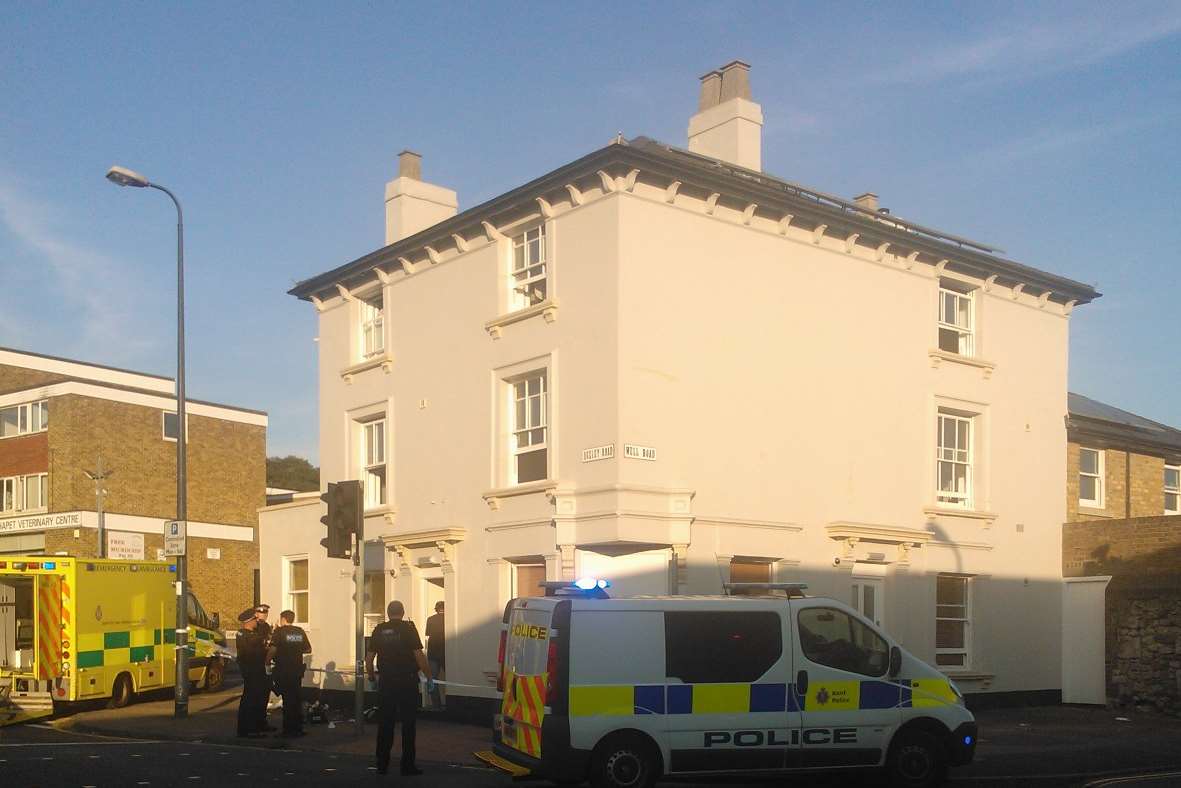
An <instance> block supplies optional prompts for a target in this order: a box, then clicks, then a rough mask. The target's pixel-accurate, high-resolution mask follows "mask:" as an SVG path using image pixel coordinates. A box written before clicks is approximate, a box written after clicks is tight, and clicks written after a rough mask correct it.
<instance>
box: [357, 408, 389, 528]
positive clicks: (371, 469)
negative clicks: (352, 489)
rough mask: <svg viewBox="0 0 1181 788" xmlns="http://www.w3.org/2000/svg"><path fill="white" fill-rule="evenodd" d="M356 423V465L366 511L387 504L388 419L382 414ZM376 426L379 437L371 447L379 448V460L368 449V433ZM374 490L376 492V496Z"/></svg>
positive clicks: (369, 444) (374, 430) (369, 446)
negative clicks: (358, 433) (375, 481)
mask: <svg viewBox="0 0 1181 788" xmlns="http://www.w3.org/2000/svg"><path fill="white" fill-rule="evenodd" d="M357 424H358V426H359V427H360V432H361V440H360V441H359V444H360V446H359V449H360V451H359V454H360V457H359V458H358V465H359V467H360V471H361V474H360V475H361V483H362V488H363V494H362V498H363V500H364V508H365V510H366V511H368V510H371V509H377V508H380V507H382V506H386V505H388V504H389V479H390V475H389V419H387V418H386V416H385V414H382V415H380V416H378V417H376V418H371V419H367V420H365V421H358V422H357ZM378 427H380V429H381V439H380V441H379V442H377V443H374V444H372V448H376V449H380V452H381V457H380V461H374V457H373V452H371V451H370V449H371V443H370V434H371V433H372V432H376V431H377V428H378ZM378 469H380V471H381V472H380V474H378V473H376V471H377V470H378ZM374 479H380V483H374V481H373V480H374ZM374 491H377V493H378V495H377V496H376V497H375V496H374Z"/></svg>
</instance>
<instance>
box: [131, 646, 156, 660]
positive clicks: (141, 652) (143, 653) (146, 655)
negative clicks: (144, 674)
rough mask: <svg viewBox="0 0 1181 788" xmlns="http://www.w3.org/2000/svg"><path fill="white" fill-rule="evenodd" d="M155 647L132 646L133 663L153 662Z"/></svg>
mask: <svg viewBox="0 0 1181 788" xmlns="http://www.w3.org/2000/svg"><path fill="white" fill-rule="evenodd" d="M155 653H156V648H155V646H132V647H131V661H132V662H151V661H152V660H153V659H155Z"/></svg>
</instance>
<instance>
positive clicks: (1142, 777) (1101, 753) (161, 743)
mask: <svg viewBox="0 0 1181 788" xmlns="http://www.w3.org/2000/svg"><path fill="white" fill-rule="evenodd" d="M238 694H239V690H237V689H227V690H223V691H222V692H217V693H210V694H206V693H197V694H194V695H192V696H191V698H190V715H189V717H188V718H187V719H184V720H174V719H173V718H172V700H171V698H170V697H162V698H159V699H143V700H141V701H140V702H137V703H136V704H133V705H132V706H129V707H128V708H126V709H118V710H115V709H97V708H91V709H84V710H82V711H77V712H76V713H72V714H70V715H69V716H67V717H63V718H60V719H57V720H55V721H54V722H53V723H52V727H51V726H33V725H29V726H15V727H14V728H8V729H0V776H2V777H4V778H7V776H8V771H9V770H10V769H11V768H12V764H13V763H16V762H17V761H20V762H22V763H24V764H25V767H24V768H26V769H32V768H40V769H41V771H38V772H37V774H38V775H40V776H41V777H42V778H43V779H44V778H47V777H48V775H49V772H48V771H46V769H47V768H48V767H47V766H46V765H47V764H50V763H51V761H43V762H41V766H40V767H38V764H37V762H36V761H35V760H34V759H35V758H38V757H41V758H45V757H51V758H52V757H56V758H59V763H60V764H61V765H62V767H63V768H65V767H66V766H67V761H66V759H67V758H70V757H73V758H75V762H73V763H71V764H70V765H69V768H70V769H71V770H72V769H75V768H77V767H78V760H77V759H79V758H82V757H83V754H84V755H85V759H86V760H87V761H95V762H97V761H101V760H102V759H103V758H108V760H109V758H110V755H112V754H113V753H114V752H115V751H116V750H117V749H118V747H120V746H123V745H128V746H130V745H135V746H137V747H140V748H141V750H143V751H144V752H147V750H144V748H148V749H149V750H152V748H154V750H152V751H153V752H159V753H160V754H171V755H175V756H176V757H177V758H197V757H198V754H199V753H206V755H204V756H201V757H200V763H201V764H206V763H207V762H209V759H210V758H212V760H213V761H214V762H217V761H218V759H228V760H225V761H224V762H223V766H222V767H220V771H218V770H216V769H215V770H214V771H209V772H208V775H216V776H217V779H218V780H219V783H220V784H227V785H231V784H232V785H236V784H242V785H255V784H256V783H257V781H258V780H257V777H258V775H259V774H260V773H261V774H264V775H268V776H281V777H283V778H290V779H289V780H287V782H285V783H284V784H291V785H297V784H308V785H317V784H321V783H324V784H334V783H335V782H336V781H337V777H341V778H342V779H343V776H344V775H345V774H348V775H352V778H353V779H355V778H357V777H359V776H362V775H364V774H366V773H368V774H370V776H371V775H372V766H371V765H372V763H373V754H372V749H373V740H374V735H375V733H376V726H375V725H372V724H370V725H366V726H365V732H364V735H363V736H361V737H357V736H356V735H355V734H354V732H353V726H352V724H351V723H348V722H337V723H336V725H335V727H334V728H329V727H328V726H327V725H309V726H307V730H308V735H307V736H306V737H304V738H301V739H295V740H286V739H281V738H277V737H268V738H265V739H257V740H253V739H252V740H248V741H244V740H241V739H237V738H235V737H234V730H235V723H236V715H237V701H238ZM278 717H279V711H278V710H276V711H274V712H272V714H271V720H272V723H276V722H278ZM977 720H978V722H979V723H980V741H979V745H978V748H977V751H976V759H975V761H974V762H973V763H971V764H969V765H968V766H966V767H960V768H957V769H953V770H951V774H950V780H949V782H950V784H951V785H952V786H955V788H960V786H1038V787H1039V788H1040V787H1041V786H1072V787H1078V788H1081V787H1082V786H1089V788H1102V787H1105V786H1115V785H1119V786H1133V785H1135V786H1139V785H1145V786H1148V785H1152V786H1156V785H1181V720H1178V719H1175V718H1172V717H1166V716H1162V715H1158V714H1155V713H1148V712H1121V711H1116V710H1110V709H1104V708H1099V707H1073V706H1046V707H1024V708H1014V709H994V710H984V711H980V712H978V713H977ZM29 736H45V737H52V736H59V737H66V738H68V739H70V742H71V743H70V746H69V747H67V748H66V749H64V750H61V751H60V752H58V751H54V752H53V755H52V756H50V755H49V754H48V753H44V754H38V753H37V748H38V747H39V746H40V745H38V744H37V741H36V740H33V741H28V740H27V739H28V737H29ZM71 737H72V738H71ZM107 737H112V738H107ZM87 742H91V744H90V745H88V744H87ZM100 745H101V747H105V748H106V749H105V750H104V749H101V748H100ZM180 745H183V746H181V747H180V749H177V747H178V746H180ZM488 745H489V730H488V728H487V727H485V726H475V725H465V724H459V723H456V722H451V721H447V720H445V719H440V718H438V717H434V716H433V715H431V714H430V713H422V714H420V715H419V723H418V753H419V757H418V760H419V762H420V764H421V765H422V766H423V767H424V768H425V769H426V770H427V775H426V776H424V778H422V779H417V778H416V781H415V784H416V785H421V786H422V788H427V787H428V786H429V785H431V784H433V783H434V782H435V780H436V778H438V779H442V778H443V777H447V779H448V780H450V782H449V783H448V784H454V783H455V782H461V783H462V784H463V785H467V786H496V787H497V788H506V786H508V785H509V780H508V779H507V778H505V777H503V776H502V775H500V774H499V773H497V772H494V771H491V770H489V769H487V768H486V767H483V766H482V765H481V764H479V762H477V761H476V760H475V759H474V758H473V757H472V753H473V752H475V751H477V750H482V749H487V748H488ZM47 746H48V745H47ZM396 747H397V744H396V743H395V756H394V757H395V759H396V757H397V755H396ZM5 748H13V749H5ZM174 750H175V752H174ZM183 752H188V753H189V755H183V754H181V753H183ZM209 753H220V754H218V755H216V757H213V756H212V755H209ZM242 753H249V754H250V755H249V757H246V756H244V755H242ZM92 755H95V756H98V757H96V758H92V757H91V756H92ZM14 756H19V758H14ZM5 760H7V763H5ZM231 761H232V762H233V763H234V764H237V765H235V766H234V767H233V769H230V764H231ZM132 762H133V761H132V760H131V758H130V757H129V758H126V759H124V760H123V763H125V764H126V763H132ZM178 762H179V763H182V764H184V766H185V767H186V768H194V769H195V768H196V764H197V763H198V760H183V761H178ZM104 763H105V761H104ZM136 764H137V765H138V762H136ZM84 765H85V764H84ZM90 765H96V764H90ZM202 768H205V767H204V766H202ZM210 768H212V767H210ZM326 769H327V770H331V771H325V770H326ZM288 772H290V774H288ZM153 774H155V773H154V772H153V773H149V772H147V771H145V772H144V775H145V780H147V782H141V781H140V780H139V779H136V780H132V781H129V779H130V776H133V775H124V776H123V778H122V781H120V780H118V779H116V780H113V781H111V780H98V781H90V782H87V781H86V780H83V781H82V782H79V781H78V780H77V779H74V776H76V775H77V772H73V771H69V772H64V773H63V775H65V776H63V777H62V779H63V781H62V782H53V781H50V780H47V781H44V782H41V781H36V780H35V781H33V782H18V783H11V784H14V785H15V784H19V785H21V786H31V785H47V786H48V785H58V784H61V785H73V786H79V785H130V784H143V785H148V784H151V785H162V784H169V785H171V784H185V783H184V781H183V780H181V776H180V773H179V772H177V773H175V774H157V775H156V776H155V777H153V776H152V775H153ZM203 774H206V773H205V772H200V771H197V772H194V773H193V774H191V775H183V777H184V780H189V779H192V780H194V781H196V780H199V779H202V778H203V777H202V775H203ZM70 775H74V776H70ZM237 775H246V777H243V778H242V781H241V782H239V781H237V778H236V776H237ZM252 775H253V777H251V776H252ZM231 777H234V778H235V779H230V778H231ZM96 779H97V778H96ZM161 780H163V782H161ZM169 780H172V782H169ZM304 780H306V781H307V782H306V783H305V782H302V781H304ZM726 782H727V780H725V779H714V780H708V781H701V780H697V781H687V780H678V781H677V782H676V783H675V784H677V785H693V784H707V785H716V784H724V783H726ZM729 782H734V781H733V780H730V781H729ZM741 782H742V783H743V784H747V785H766V786H772V785H781V784H782V780H781V779H780V780H768V781H762V780H750V779H747V780H742V781H741ZM878 782H879V781H878V779H877V777H876V775H869V774H867V775H850V774H844V775H841V774H818V775H801V779H796V780H793V784H796V785H815V786H837V785H841V786H844V785H865V786H869V785H876V784H878ZM0 784H10V783H8V781H7V779H0ZM441 784H442V783H440V785H441Z"/></svg>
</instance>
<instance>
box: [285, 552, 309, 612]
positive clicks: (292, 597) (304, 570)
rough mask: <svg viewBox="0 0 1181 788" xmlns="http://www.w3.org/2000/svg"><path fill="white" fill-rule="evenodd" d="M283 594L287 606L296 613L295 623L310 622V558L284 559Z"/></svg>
mask: <svg viewBox="0 0 1181 788" xmlns="http://www.w3.org/2000/svg"><path fill="white" fill-rule="evenodd" d="M283 564H284V567H283V596H284V599H285V602H286V605H285V606H286V608H287V609H288V610H290V611H291V612H293V613H295V623H296V624H302V625H304V626H307V623H308V612H309V605H308V587H309V583H308V559H307V558H304V557H302V556H301V557H299V558H284V559H283Z"/></svg>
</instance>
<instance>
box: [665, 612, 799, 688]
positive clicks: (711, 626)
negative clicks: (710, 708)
mask: <svg viewBox="0 0 1181 788" xmlns="http://www.w3.org/2000/svg"><path fill="white" fill-rule="evenodd" d="M727 619H728V620H729V621H730V622H742V629H741V631H743V632H745V633H747V634H750V633H752V632H754V633H756V634H761V635H762V636H764V637H766V636H769V635H773V636H774V638H775V639H776V641H777V642H776V643H774V644H772V645H776V646H777V647H778V650H777V651H775V652H774V654H773V655H772V654H771V651H770V650H768V652H767V653H766V654H763V655H758V656H759V657H760V661H756V660H755V659H754V658H753V657H752V656H751V655H752V654H757V652H756V651H755V649H757V648H759V647H766V646H767V645H768V644H767V643H761V642H748V643H744V644H742V645H743V648H742V649H741V651H743V652H746V654H745V655H746V656H747V657H748V659H749V664H745V663H738V664H736V663H735V661H734V660H733V659H720V658H719V657H722V656H724V655H723V654H722V653H721V652H725V651H727V649H726V648H725V647H726V646H730V649H729V651H731V652H732V651H733V649H734V646H732V645H731V644H730V642H729V640H732V639H734V635H730V636H729V639H728V640H709V639H708V636H711V635H714V634H716V632H720V631H725V630H733V629H734V628H735V626H737V625H738V624H737V623H735V624H731V623H728V622H727ZM755 623H765V624H766V628H765V631H763V632H761V633H759V632H758V631H757V630H756V628H755V627H754V626H753V625H754V624H755ZM686 624H690V625H695V626H692V627H690V628H689V629H688V630H687V631H688V632H689V633H690V637H689V638H687V641H688V642H691V643H692V644H693V647H692V648H687V649H682V648H678V646H679V645H680V642H679V641H678V639H677V636H680V635H682V634H684V632H685V625H686ZM664 639H665V657H664V663H665V666H664V672H665V681H666V682H667V683H668V684H670V685H671V684H672V683H673V680H679V681H680V682H681V683H683V684H747V683H750V684H753V683H756V682H758V681H760V680H761V679H763V678H765V677H766V676H767V674H768V673H769V672H770V671H771V669H772V668H774V667H775V666H776V665H777V664H779V663H780V662H781V661H782V660H783V656H784V654H785V653H787V654H790V644H789V642H788V641H787V640H786V639H785V638H784V632H783V619H782V618H781V617H780V614H779V613H778V612H777V611H775V610H726V611H718V610H665V611H664ZM729 656H730V657H733V653H730V654H729ZM768 657H770V660H769V661H767V659H768ZM764 662H765V664H763V663H764ZM758 666H761V667H762V668H763V670H762V672H761V673H759V674H758V675H754V674H753V670H754V669H755V668H756V667H758ZM740 668H742V669H746V670H748V671H751V672H745V673H744V672H741V671H740V670H739V669H740ZM706 670H711V671H727V670H729V671H732V672H731V673H729V674H726V675H723V676H719V675H717V673H712V674H708V675H705V674H702V671H706Z"/></svg>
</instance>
